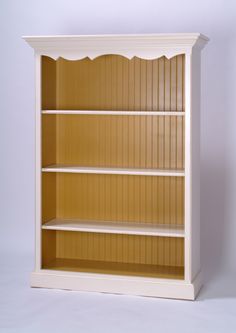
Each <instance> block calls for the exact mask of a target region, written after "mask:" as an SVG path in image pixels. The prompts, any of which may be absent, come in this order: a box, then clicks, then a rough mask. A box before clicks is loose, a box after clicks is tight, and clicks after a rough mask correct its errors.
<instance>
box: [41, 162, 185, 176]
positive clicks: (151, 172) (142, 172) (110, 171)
mask: <svg viewBox="0 0 236 333" xmlns="http://www.w3.org/2000/svg"><path fill="white" fill-rule="evenodd" d="M42 171H43V172H66V173H89V174H103V175H137V176H167V177H171V176H172V177H184V170H159V169H131V168H129V169H125V168H100V167H97V168H95V167H80V166H70V165H60V164H58V165H57V164H55V165H49V166H47V167H44V168H42Z"/></svg>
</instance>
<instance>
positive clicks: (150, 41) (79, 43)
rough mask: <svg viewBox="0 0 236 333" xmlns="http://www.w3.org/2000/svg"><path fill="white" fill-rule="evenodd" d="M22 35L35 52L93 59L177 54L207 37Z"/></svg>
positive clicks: (198, 35)
mask: <svg viewBox="0 0 236 333" xmlns="http://www.w3.org/2000/svg"><path fill="white" fill-rule="evenodd" d="M23 39H24V40H25V41H26V42H27V43H28V44H29V45H30V46H31V47H32V48H33V49H34V50H35V52H36V54H38V55H45V56H49V57H50V58H52V59H54V60H57V59H58V58H60V57H61V58H64V59H67V60H80V59H84V58H86V57H88V58H89V59H91V60H93V59H95V58H97V57H99V56H102V55H105V54H115V55H120V56H124V57H126V58H128V59H132V58H133V57H138V58H141V59H147V60H151V59H157V58H160V57H163V56H165V57H166V58H167V59H170V58H172V57H174V56H176V55H178V54H183V53H184V54H191V52H192V49H193V47H194V48H198V49H202V48H203V47H204V45H205V44H206V42H207V38H206V37H205V36H202V35H200V34H162V35H100V36H99V35H98V36H44V37H43V36H41V37H40V36H32V37H27V36H25V37H23Z"/></svg>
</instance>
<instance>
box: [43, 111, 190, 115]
mask: <svg viewBox="0 0 236 333" xmlns="http://www.w3.org/2000/svg"><path fill="white" fill-rule="evenodd" d="M42 114H64V115H66V114H67V115H71V114H74V115H76V114H84V115H109V116H112V115H113V116H184V115H185V112H183V111H113V110H42Z"/></svg>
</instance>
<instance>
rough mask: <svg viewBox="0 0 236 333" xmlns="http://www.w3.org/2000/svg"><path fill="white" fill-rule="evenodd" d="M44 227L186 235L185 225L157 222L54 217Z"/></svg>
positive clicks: (171, 235)
mask: <svg viewBox="0 0 236 333" xmlns="http://www.w3.org/2000/svg"><path fill="white" fill-rule="evenodd" d="M42 229H46V230H63V231H80V232H97V233H107V234H126V235H144V236H163V237H184V227H183V225H161V224H157V223H135V222H114V221H90V220H88V221H86V220H82V221H81V220H65V219H64V220H63V219H53V220H50V221H48V222H46V223H45V224H43V226H42Z"/></svg>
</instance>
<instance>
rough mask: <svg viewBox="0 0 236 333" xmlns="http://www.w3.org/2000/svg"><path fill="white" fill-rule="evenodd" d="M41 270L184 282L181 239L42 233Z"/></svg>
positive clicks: (57, 232) (66, 232)
mask: <svg viewBox="0 0 236 333" xmlns="http://www.w3.org/2000/svg"><path fill="white" fill-rule="evenodd" d="M42 231H43V234H42V249H43V253H42V254H43V256H42V268H43V269H53V270H63V271H64V270H65V271H77V272H91V273H101V274H117V275H136V276H150V277H158V278H171V279H183V278H184V239H183V238H173V237H150V236H143V235H142V236H141V235H123V234H122V235H121V234H103V233H88V232H72V231H55V230H42Z"/></svg>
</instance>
